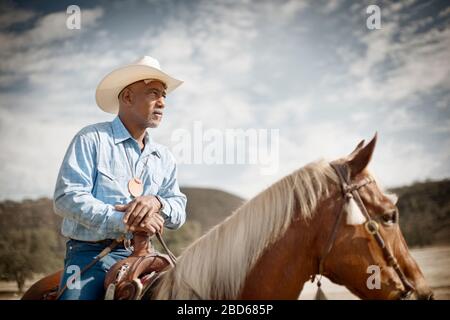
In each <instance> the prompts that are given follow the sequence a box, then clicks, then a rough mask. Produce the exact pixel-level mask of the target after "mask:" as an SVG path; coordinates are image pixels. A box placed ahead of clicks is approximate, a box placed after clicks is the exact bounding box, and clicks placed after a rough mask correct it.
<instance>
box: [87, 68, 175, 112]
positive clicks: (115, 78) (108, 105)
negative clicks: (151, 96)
mask: <svg viewBox="0 0 450 320" xmlns="http://www.w3.org/2000/svg"><path fill="white" fill-rule="evenodd" d="M145 79H156V80H160V81H162V82H164V83H165V84H166V86H167V89H166V91H167V93H170V92H171V91H173V90H174V89H176V88H177V87H178V86H180V85H181V84H182V83H183V81H181V80H178V79H175V78H174V77H171V76H169V75H168V74H166V73H164V72H162V71H161V70H158V69H156V68H153V67H150V66H145V65H129V66H125V67H122V68H119V69H116V70H114V71H112V72H111V73H109V74H108V75H106V76H105V77H104V78H103V80H102V81H100V83H99V85H98V86H97V90H96V92H95V101H96V102H97V105H98V106H99V107H100V109H102V110H103V111H105V112H109V113H114V114H117V112H118V111H119V98H118V96H119V93H120V91H122V90H123V89H124V88H125V87H126V86H128V85H130V84H132V83H134V82H136V81H140V80H145Z"/></svg>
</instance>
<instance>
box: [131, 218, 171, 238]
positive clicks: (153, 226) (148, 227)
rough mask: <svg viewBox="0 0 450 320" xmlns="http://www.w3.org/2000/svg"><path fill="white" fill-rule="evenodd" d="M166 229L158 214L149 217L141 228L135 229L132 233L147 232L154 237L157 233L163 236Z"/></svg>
mask: <svg viewBox="0 0 450 320" xmlns="http://www.w3.org/2000/svg"><path fill="white" fill-rule="evenodd" d="M163 228H164V219H163V217H161V215H160V214H159V213H157V212H154V213H152V214H151V215H150V216H147V217H146V218H145V219H144V222H142V223H141V224H140V225H139V226H137V227H133V229H131V231H136V232H145V233H147V234H148V235H150V236H152V235H154V234H155V233H156V232H159V233H161V234H162V231H163Z"/></svg>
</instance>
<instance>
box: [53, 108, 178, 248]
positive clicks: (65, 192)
mask: <svg viewBox="0 0 450 320" xmlns="http://www.w3.org/2000/svg"><path fill="white" fill-rule="evenodd" d="M144 141H145V147H144V149H143V150H142V152H141V150H140V148H139V145H138V142H137V141H136V140H135V139H134V138H133V137H132V136H131V135H130V133H129V132H128V130H127V129H126V128H125V126H124V125H123V123H122V121H121V120H120V118H119V117H116V118H115V119H114V120H113V121H112V122H102V123H97V124H93V125H90V126H87V127H85V128H83V129H82V130H81V131H80V132H78V133H77V134H76V135H75V137H74V138H73V140H72V142H71V144H70V145H69V148H68V150H67V152H66V155H65V157H64V160H63V162H62V165H61V169H60V171H59V174H58V179H57V181H56V187H55V193H54V198H53V205H54V210H55V212H56V214H58V215H60V216H61V217H63V222H62V228H61V229H62V230H61V231H62V234H63V235H64V236H66V237H68V238H72V239H76V240H84V241H98V240H104V239H116V238H118V237H119V236H121V235H124V234H125V224H124V223H123V221H122V219H123V215H124V213H123V212H119V211H116V210H115V209H114V206H115V205H116V204H126V203H129V202H130V201H132V197H131V195H130V193H129V191H128V181H129V180H130V179H131V178H132V177H134V176H137V177H140V178H141V180H142V182H143V185H144V195H158V196H159V199H160V201H161V202H162V210H161V215H162V217H163V218H164V221H165V222H164V225H165V226H166V227H168V228H170V229H177V228H179V227H180V226H181V225H182V224H183V223H184V222H185V220H186V196H185V195H184V194H183V193H181V191H180V188H179V186H178V182H177V167H176V162H175V159H174V157H173V155H172V154H171V153H170V151H169V150H168V148H167V147H164V146H162V145H160V144H157V143H155V142H153V140H152V139H151V138H150V136H149V133H148V132H146V133H145V140H144ZM132 172H133V173H132Z"/></svg>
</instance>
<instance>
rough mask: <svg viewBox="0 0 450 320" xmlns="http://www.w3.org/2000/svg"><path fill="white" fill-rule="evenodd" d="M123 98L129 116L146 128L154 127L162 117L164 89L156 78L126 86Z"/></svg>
mask: <svg viewBox="0 0 450 320" xmlns="http://www.w3.org/2000/svg"><path fill="white" fill-rule="evenodd" d="M125 90H128V91H125V92H124V93H123V94H124V100H125V101H126V102H127V105H126V106H125V107H126V108H125V109H126V112H127V113H129V114H130V116H131V118H132V119H133V120H135V121H136V122H138V123H139V124H140V125H141V126H144V127H146V128H156V127H157V126H158V125H159V123H160V122H161V119H162V117H163V111H164V106H165V103H164V101H165V97H166V89H164V85H163V83H162V82H160V81H158V80H154V81H151V82H149V83H147V84H146V83H145V82H144V81H138V82H135V83H133V84H131V85H129V86H128V87H127V89H125Z"/></svg>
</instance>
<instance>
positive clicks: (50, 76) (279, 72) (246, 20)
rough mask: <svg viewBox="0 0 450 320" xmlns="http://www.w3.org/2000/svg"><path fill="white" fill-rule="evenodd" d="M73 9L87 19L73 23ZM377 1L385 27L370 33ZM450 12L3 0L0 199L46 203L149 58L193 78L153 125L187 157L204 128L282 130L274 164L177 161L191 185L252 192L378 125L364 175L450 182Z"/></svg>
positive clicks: (423, 6)
mask: <svg viewBox="0 0 450 320" xmlns="http://www.w3.org/2000/svg"><path fill="white" fill-rule="evenodd" d="M73 4H75V5H77V6H78V7H79V8H80V14H81V25H80V29H69V28H67V26H66V22H67V19H68V18H69V17H70V15H69V14H67V12H66V10H67V7H68V6H69V5H73ZM373 4H375V5H377V6H378V7H379V8H380V10H381V14H380V18H381V28H380V29H369V28H368V27H367V19H368V18H369V16H370V14H368V13H367V12H366V10H367V7H368V6H369V5H373ZM449 22H450V6H449V5H446V1H415V0H407V1H399V2H394V3H390V2H385V1H343V0H337V1H295V0H285V1H282V0H280V1H265V0H260V1H250V0H247V1H207V0H205V1H156V0H151V1H70V2H66V1H36V2H31V1H30V2H23V1H2V3H1V5H0V48H1V50H0V150H1V153H0V200H6V199H11V200H22V199H25V198H27V199H35V198H39V197H52V195H53V190H54V186H55V181H56V177H57V174H58V170H59V167H60V165H61V161H62V159H63V156H64V153H65V151H66V148H67V146H68V145H69V143H70V141H71V139H72V138H73V136H74V135H75V134H76V133H77V132H78V131H79V130H80V129H81V128H83V127H85V126H87V125H89V124H92V123H97V122H103V121H111V120H112V119H113V118H114V115H112V114H107V113H104V112H103V111H101V110H100V109H99V108H98V107H97V106H96V103H95V89H96V86H97V84H98V83H99V81H100V80H101V79H102V78H103V77H104V76H105V75H106V74H107V73H109V72H110V71H112V70H113V69H115V68H117V67H119V66H122V65H125V64H128V63H131V62H132V61H134V60H136V59H138V58H139V57H141V56H144V55H149V56H152V57H154V58H156V59H158V60H159V61H160V63H161V66H162V68H163V70H165V71H167V72H168V73H170V74H173V75H174V76H176V77H177V78H179V79H182V80H184V84H183V85H182V86H181V87H179V88H178V89H177V90H175V91H174V92H173V93H171V94H170V95H169V96H168V97H167V100H166V107H165V109H166V111H165V114H164V118H163V121H162V123H161V125H160V126H159V127H158V128H156V129H151V130H150V134H151V135H152V137H153V139H154V140H155V141H157V142H159V143H161V144H164V145H167V146H168V147H169V149H171V150H173V151H174V155H175V157H176V158H177V159H178V158H180V155H179V154H177V153H176V152H175V150H176V146H177V143H178V142H177V141H176V140H174V134H175V133H180V132H184V133H185V134H186V135H187V136H189V134H191V135H192V137H194V132H195V130H196V129H195V128H196V126H197V128H198V127H199V126H200V127H201V128H202V130H203V132H205V131H206V132H207V131H208V130H215V131H214V132H216V133H218V135H217V136H218V137H220V134H221V133H222V134H223V133H225V132H227V130H228V131H229V130H231V131H232V130H250V131H252V130H253V132H266V133H267V132H269V133H270V132H277V135H276V137H275V136H271V139H270V142H271V143H272V142H277V144H276V146H277V148H275V149H273V150H274V151H276V152H273V154H272V155H275V158H273V157H272V158H270V159H269V160H271V161H274V162H273V163H276V164H277V165H276V166H274V168H275V169H274V170H271V172H270V174H267V172H266V173H265V172H264V170H262V168H264V167H265V166H266V165H264V163H263V162H262V160H263V158H264V157H262V158H261V159H259V160H261V161H259V162H258V161H257V162H256V163H250V162H246V163H243V164H242V163H234V164H220V163H210V162H208V161H205V159H203V158H202V159H201V161H199V162H198V163H189V162H188V161H178V179H179V183H180V185H181V186H185V187H187V186H190V187H193V186H196V187H211V188H217V189H222V190H225V191H228V192H231V193H234V194H236V195H239V196H242V197H245V198H250V197H253V196H254V195H256V194H257V193H258V192H260V191H262V190H263V189H264V188H266V187H268V186H270V185H271V184H272V183H274V182H276V181H277V180H278V179H280V178H282V177H283V176H285V175H287V174H290V173H291V172H293V171H294V170H296V169H298V168H300V167H302V166H304V165H306V164H307V163H309V162H312V161H316V160H318V159H321V158H324V159H327V160H333V159H336V158H340V157H343V156H345V155H346V154H349V153H350V152H351V151H352V150H353V149H354V147H355V146H356V144H357V143H358V142H359V141H361V140H362V139H366V141H368V140H370V138H371V137H372V136H373V135H374V134H375V132H377V133H378V143H377V147H376V149H375V153H374V156H373V159H372V162H371V164H370V170H371V171H372V172H373V173H374V174H375V175H376V176H377V177H378V179H379V180H380V181H381V182H382V183H383V185H384V186H387V187H396V186H401V185H406V184H411V183H413V182H417V181H424V180H427V179H432V180H437V179H443V178H448V177H450V53H449V52H450V27H449ZM180 130H181V131H180ZM210 132H212V131H210ZM197 138H198V137H197ZM197 138H196V139H197ZM193 139H194V138H193ZM199 139H200V143H201V144H203V146H206V145H207V141H206V140H207V139H206V138H205V136H200V138H199ZM202 139H203V140H202ZM267 141H269V140H267ZM197 142H198V140H197ZM274 145H275V144H274ZM260 147H261V146H260V145H255V144H250V143H249V145H248V149H246V150H247V151H246V152H250V151H251V150H254V149H255V148H256V149H258V148H260ZM227 150H228V149H224V151H223V152H225V153H226V152H228V151H227ZM266 160H267V159H266Z"/></svg>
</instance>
